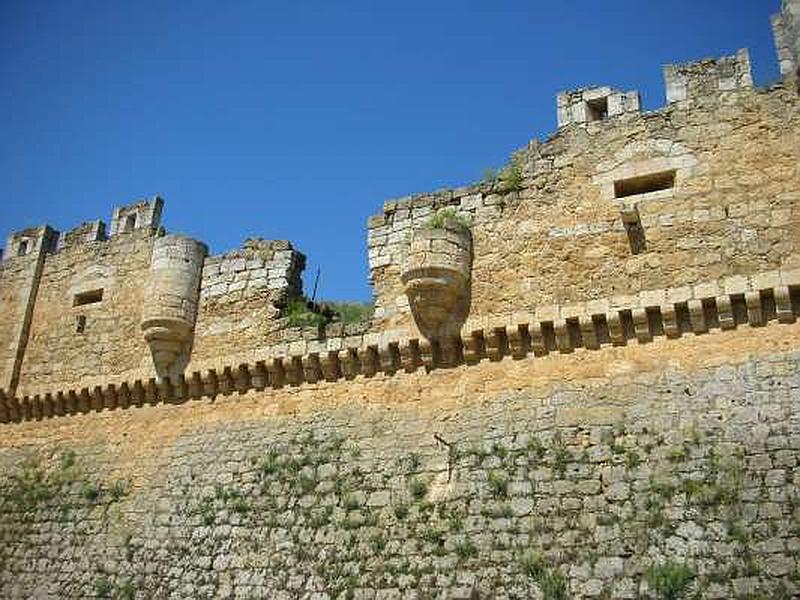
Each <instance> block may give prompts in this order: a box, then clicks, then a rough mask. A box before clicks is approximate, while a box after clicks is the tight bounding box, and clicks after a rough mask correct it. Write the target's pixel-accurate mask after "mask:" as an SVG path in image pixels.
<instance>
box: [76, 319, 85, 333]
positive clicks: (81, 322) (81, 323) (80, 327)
mask: <svg viewBox="0 0 800 600" xmlns="http://www.w3.org/2000/svg"><path fill="white" fill-rule="evenodd" d="M85 330H86V315H78V318H77V319H75V333H83V332H84V331H85Z"/></svg>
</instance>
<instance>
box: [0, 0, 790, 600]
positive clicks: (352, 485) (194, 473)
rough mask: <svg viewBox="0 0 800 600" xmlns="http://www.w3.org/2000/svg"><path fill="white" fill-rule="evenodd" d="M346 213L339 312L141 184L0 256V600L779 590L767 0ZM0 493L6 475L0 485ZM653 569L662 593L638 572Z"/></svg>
mask: <svg viewBox="0 0 800 600" xmlns="http://www.w3.org/2000/svg"><path fill="white" fill-rule="evenodd" d="M772 28H773V33H774V38H775V43H776V48H777V50H778V58H779V64H780V71H781V75H782V79H781V81H779V82H777V83H775V84H774V85H772V86H770V87H769V88H767V89H758V88H756V87H755V86H754V84H753V80H752V76H751V68H750V59H749V54H748V52H747V51H746V50H740V51H739V52H737V53H736V54H735V55H734V56H728V57H723V58H720V59H717V60H708V59H707V60H702V61H699V62H694V63H690V64H680V65H669V66H666V67H665V68H664V78H665V84H666V98H667V104H666V106H664V107H663V108H660V109H658V110H655V111H652V112H642V110H641V107H640V100H639V94H638V93H637V92H636V91H619V90H616V89H612V88H610V87H592V88H582V89H578V90H573V91H569V92H564V93H561V94H559V95H558V98H557V102H556V108H557V116H558V131H557V132H555V133H554V134H553V135H552V136H551V137H550V138H549V139H548V140H546V141H545V142H538V141H532V142H531V143H530V144H528V146H527V147H526V148H524V149H521V150H519V151H518V152H516V153H514V155H513V156H512V159H511V162H510V163H509V165H508V166H507V167H506V168H505V169H503V171H502V172H501V173H500V174H499V175H498V176H497V177H492V178H489V179H487V180H486V181H483V182H481V183H478V184H474V185H470V186H466V187H463V188H457V189H451V190H443V191H437V192H434V193H431V194H423V195H416V196H413V197H406V198H401V199H397V200H393V201H389V202H386V203H385V204H384V206H383V210H382V212H381V213H380V214H378V215H376V216H374V217H372V218H370V219H369V223H368V252H369V267H370V278H371V282H372V285H373V289H374V298H375V312H374V315H373V317H372V319H371V321H369V322H365V323H356V324H342V323H336V322H333V323H328V324H327V325H322V326H315V327H296V326H292V325H293V324H292V323H291V322H290V320H289V319H287V318H286V316H285V307H286V306H287V305H288V304H289V303H290V302H291V301H292V300H294V299H298V298H302V297H303V290H302V282H301V279H300V275H301V272H302V270H303V268H304V266H305V257H304V255H303V254H302V253H301V252H300V251H299V250H297V249H296V248H294V246H293V245H292V244H291V243H290V242H288V241H266V240H260V239H253V240H248V241H247V242H245V244H244V246H243V247H242V248H241V249H238V250H235V251H232V252H227V253H225V254H222V255H219V256H209V253H208V249H207V247H206V246H205V244H203V243H202V242H201V241H198V240H194V239H191V238H188V237H186V236H182V235H175V234H169V233H166V232H165V231H164V228H163V227H162V224H161V223H162V211H163V208H164V203H163V200H162V199H161V198H158V197H155V198H152V199H148V200H142V201H139V202H136V203H133V204H130V205H126V206H120V207H117V208H115V209H114V211H113V216H112V219H111V223H110V228H109V229H108V231H106V226H105V224H104V223H103V222H102V221H92V222H88V223H84V224H83V225H80V226H79V227H77V228H75V229H73V230H71V231H69V232H66V233H59V232H56V231H54V230H53V229H52V228H51V227H49V226H47V225H43V226H40V227H36V228H30V229H24V230H22V231H18V232H15V233H13V234H11V235H10V236H9V238H8V240H7V242H6V246H5V250H4V252H3V255H2V261H1V262H0V306H1V307H2V308H1V309H0V340H2V346H0V473H4V474H5V475H0V492H2V493H1V494H0V501H1V502H0V523H2V525H3V528H2V533H0V590H2V593H1V594H0V595H2V596H3V597H7V598H30V597H42V598H44V597H87V596H96V597H111V596H115V597H141V598H154V597H164V598H166V597H186V598H189V597H192V598H197V597H209V598H211V597H269V598H272V597H275V598H295V597H303V598H319V599H322V598H346V597H347V598H351V597H353V598H365V599H366V598H376V599H377V598H386V599H388V598H422V597H447V598H493V597H498V598H500V597H503V598H527V597H543V598H566V597H576V598H636V597H642V596H644V597H654V598H657V597H665V598H666V597H682V596H680V595H678V596H675V595H669V594H671V593H675V594H689V593H690V592H691V593H699V594H700V595H701V596H702V597H707V598H730V597H740V598H745V597H786V598H789V597H797V596H798V595H800V562H798V561H799V557H800V489H798V486H800V479H798V475H797V474H796V467H797V461H798V459H799V458H800V455H798V452H799V451H800V411H798V408H797V407H798V401H800V323H798V322H797V316H798V314H800V84H799V82H800V0H783V3H782V10H781V12H780V13H779V14H777V15H775V16H774V17H773V19H772ZM4 478H5V479H4ZM670 586H671V587H670Z"/></svg>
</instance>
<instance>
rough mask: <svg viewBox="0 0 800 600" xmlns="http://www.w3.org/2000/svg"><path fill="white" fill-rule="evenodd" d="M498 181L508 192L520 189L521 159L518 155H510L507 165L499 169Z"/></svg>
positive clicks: (521, 177)
mask: <svg viewBox="0 0 800 600" xmlns="http://www.w3.org/2000/svg"><path fill="white" fill-rule="evenodd" d="M500 182H501V183H502V184H503V187H504V188H505V189H506V190H507V191H509V192H518V191H519V190H521V189H522V183H523V175H522V161H521V160H520V159H519V158H518V157H516V156H512V157H511V161H510V162H509V163H508V165H507V166H505V167H503V168H502V169H501V170H500Z"/></svg>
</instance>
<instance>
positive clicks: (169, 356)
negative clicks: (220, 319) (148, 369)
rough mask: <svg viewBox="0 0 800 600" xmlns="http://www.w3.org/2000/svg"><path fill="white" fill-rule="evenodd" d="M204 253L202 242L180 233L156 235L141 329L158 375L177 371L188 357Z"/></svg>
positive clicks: (167, 374) (172, 373)
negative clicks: (159, 236) (157, 236)
mask: <svg viewBox="0 0 800 600" xmlns="http://www.w3.org/2000/svg"><path fill="white" fill-rule="evenodd" d="M207 253H208V248H207V247H206V245H205V244H203V243H202V242H198V241H196V240H193V239H192V238H188V237H184V236H181V235H167V236H164V237H161V238H158V239H157V240H156V242H155V245H154V247H153V256H152V259H151V263H150V273H149V278H148V281H147V288H146V293H145V305H144V308H143V314H142V331H143V333H144V339H145V341H146V342H147V344H148V345H149V346H150V352H151V353H152V355H153V362H154V364H155V368H156V372H157V373H158V375H159V376H160V377H167V376H174V375H177V374H180V373H181V372H182V370H183V366H185V363H186V362H187V361H188V352H189V350H190V349H191V343H192V337H193V333H194V324H195V318H196V316H197V300H198V297H199V294H200V276H201V273H202V271H203V260H204V259H205V257H206V254H207ZM181 359H184V360H181Z"/></svg>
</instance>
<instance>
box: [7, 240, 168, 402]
mask: <svg viewBox="0 0 800 600" xmlns="http://www.w3.org/2000/svg"><path fill="white" fill-rule="evenodd" d="M154 235H155V233H154V231H153V230H152V229H150V228H139V229H135V230H133V231H132V232H129V233H117V234H116V235H114V236H112V237H110V238H109V239H107V240H105V239H101V240H95V241H87V240H86V239H84V238H81V237H74V236H69V235H68V236H66V238H67V239H68V240H70V243H67V244H66V245H65V246H63V247H62V248H61V249H60V250H59V251H58V252H55V253H52V254H47V255H46V257H45V261H44V266H43V268H42V275H41V281H40V285H39V291H38V294H37V297H36V303H35V306H34V309H33V319H32V323H31V328H30V336H29V340H28V345H27V349H26V352H25V357H24V360H23V361H22V371H21V378H20V387H19V389H18V395H19V396H24V395H28V394H31V395H32V394H34V393H45V392H52V393H55V392H57V391H61V390H64V389H67V388H74V389H78V390H80V389H81V388H84V387H85V388H89V389H91V388H92V387H93V386H94V385H102V384H104V383H105V381H107V380H108V379H109V378H112V379H113V378H116V379H124V378H127V377H128V376H130V374H131V373H135V374H136V376H138V377H152V376H153V375H154V371H153V368H152V361H151V359H150V353H149V351H148V349H147V345H146V344H145V342H144V339H143V338H142V332H141V329H140V323H141V315H142V304H143V300H144V292H145V289H144V286H143V282H145V281H146V280H147V274H148V269H149V267H150V255H151V252H152V246H153V240H154V239H155V238H154ZM99 289H102V290H103V296H102V300H100V301H99V302H92V303H88V304H84V305H80V306H75V298H76V295H79V294H81V293H86V292H92V291H96V290H99ZM79 317H83V318H84V319H85V324H84V326H83V330H82V331H78V329H79V328H78V319H79Z"/></svg>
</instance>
